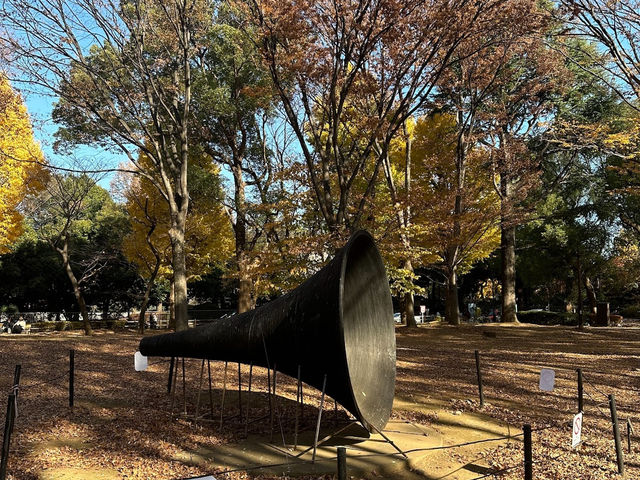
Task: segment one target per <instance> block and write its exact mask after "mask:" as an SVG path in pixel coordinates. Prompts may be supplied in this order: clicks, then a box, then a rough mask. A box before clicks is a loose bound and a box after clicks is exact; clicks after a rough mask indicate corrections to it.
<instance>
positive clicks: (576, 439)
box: [571, 412, 582, 448]
mask: <svg viewBox="0 0 640 480" xmlns="http://www.w3.org/2000/svg"><path fill="white" fill-rule="evenodd" d="M581 436H582V412H580V413H579V414H577V415H576V416H575V417H573V430H572V432H571V448H576V447H577V446H578V445H580V442H582V440H581V438H580V437H581Z"/></svg>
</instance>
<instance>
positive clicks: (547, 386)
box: [540, 368, 556, 392]
mask: <svg viewBox="0 0 640 480" xmlns="http://www.w3.org/2000/svg"><path fill="white" fill-rule="evenodd" d="M555 383H556V372H555V370H552V369H550V368H543V369H542V370H540V390H542V391H544V392H553V387H554V385H555Z"/></svg>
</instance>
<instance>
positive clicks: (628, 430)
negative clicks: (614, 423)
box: [627, 418, 633, 453]
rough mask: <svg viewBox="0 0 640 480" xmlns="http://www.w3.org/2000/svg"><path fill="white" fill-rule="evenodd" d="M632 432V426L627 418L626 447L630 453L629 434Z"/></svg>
mask: <svg viewBox="0 0 640 480" xmlns="http://www.w3.org/2000/svg"><path fill="white" fill-rule="evenodd" d="M632 433H633V427H632V426H631V420H629V419H628V418H627V447H628V448H629V453H631V434H632Z"/></svg>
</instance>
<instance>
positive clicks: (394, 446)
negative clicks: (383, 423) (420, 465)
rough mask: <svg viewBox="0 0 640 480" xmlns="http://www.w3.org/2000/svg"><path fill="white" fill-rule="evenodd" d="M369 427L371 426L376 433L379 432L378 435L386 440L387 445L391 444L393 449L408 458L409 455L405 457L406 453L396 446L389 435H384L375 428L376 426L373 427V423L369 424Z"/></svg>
mask: <svg viewBox="0 0 640 480" xmlns="http://www.w3.org/2000/svg"><path fill="white" fill-rule="evenodd" d="M371 428H373V429H374V430H375V431H376V432H377V433H379V434H380V436H381V437H382V438H384V439H385V440H386V441H387V443H388V444H389V445H391V446H392V447H393V448H395V449H396V450H397V451H398V452H399V453H400V454H402V456H403V457H404V458H409V457H407V454H406V453H404V452H403V451H402V450H401V449H400V448H398V446H397V445H396V444H395V443H393V440H391V439H390V438H389V437H387V436H386V435H385V434H384V433H383V432H382V431H381V430H378V429H377V428H376V427H374V426H373V425H371Z"/></svg>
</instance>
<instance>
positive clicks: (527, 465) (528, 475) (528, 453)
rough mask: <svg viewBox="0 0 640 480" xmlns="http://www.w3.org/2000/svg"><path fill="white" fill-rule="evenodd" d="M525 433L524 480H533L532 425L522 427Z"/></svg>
mask: <svg viewBox="0 0 640 480" xmlns="http://www.w3.org/2000/svg"><path fill="white" fill-rule="evenodd" d="M522 431H523V433H524V480H533V453H532V448H531V425H529V424H527V425H525V426H524V427H522Z"/></svg>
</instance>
